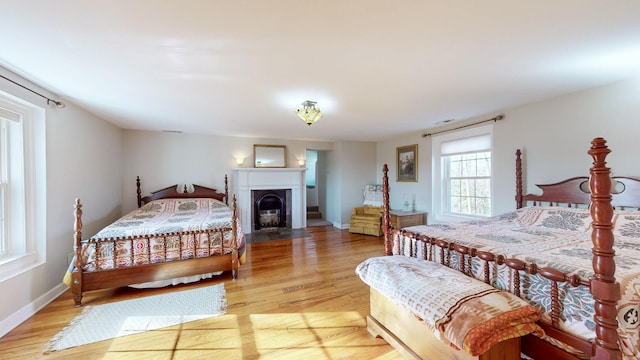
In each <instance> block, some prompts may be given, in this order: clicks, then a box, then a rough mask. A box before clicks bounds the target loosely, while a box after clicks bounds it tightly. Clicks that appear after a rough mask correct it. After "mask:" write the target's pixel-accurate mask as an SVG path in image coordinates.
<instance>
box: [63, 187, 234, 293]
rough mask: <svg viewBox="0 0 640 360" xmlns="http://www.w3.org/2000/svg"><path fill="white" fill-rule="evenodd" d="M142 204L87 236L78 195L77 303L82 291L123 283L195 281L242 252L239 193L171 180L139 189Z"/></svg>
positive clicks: (71, 278)
mask: <svg viewBox="0 0 640 360" xmlns="http://www.w3.org/2000/svg"><path fill="white" fill-rule="evenodd" d="M136 188H137V197H138V209H135V210H133V211H131V212H130V213H128V214H126V215H124V216H123V217H121V218H120V219H118V220H117V221H115V222H114V223H112V224H110V225H109V226H107V227H105V228H103V229H102V230H101V231H99V232H98V233H97V234H96V235H94V236H93V237H91V238H88V239H83V237H82V204H81V203H80V200H79V199H76V202H75V211H74V215H75V223H74V244H73V249H74V255H75V256H74V259H73V262H72V264H71V266H70V269H69V271H68V273H67V276H65V280H66V281H65V282H66V283H67V285H69V286H70V287H71V290H72V293H73V298H74V302H75V304H76V306H80V305H81V302H82V296H83V293H84V292H86V291H91V290H98V289H106V288H114V287H121V286H131V285H134V286H142V287H153V286H163V285H166V284H169V283H173V284H175V283H180V282H191V281H197V280H199V279H201V278H206V277H210V276H212V275H213V274H217V273H220V272H223V271H231V273H232V278H233V279H234V280H235V279H236V278H237V272H238V267H239V265H240V264H241V263H243V262H244V261H243V259H244V250H245V242H244V233H243V232H242V229H241V228H240V225H239V221H238V217H237V208H236V198H235V196H234V197H233V199H232V204H231V206H229V200H228V197H229V191H228V185H227V176H226V175H225V193H224V194H222V193H219V192H218V191H217V190H216V189H213V188H208V187H204V186H200V185H195V184H194V185H193V186H192V187H191V186H187V185H184V186H178V185H177V184H176V185H172V186H169V187H166V188H164V189H160V190H158V191H155V192H152V193H151V195H149V196H145V197H143V196H142V191H141V187H140V178H139V177H138V178H137V179H136Z"/></svg>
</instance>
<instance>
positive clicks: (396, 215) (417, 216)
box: [389, 210, 427, 229]
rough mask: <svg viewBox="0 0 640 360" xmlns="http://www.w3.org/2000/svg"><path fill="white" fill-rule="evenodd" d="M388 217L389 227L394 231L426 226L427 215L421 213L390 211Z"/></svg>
mask: <svg viewBox="0 0 640 360" xmlns="http://www.w3.org/2000/svg"><path fill="white" fill-rule="evenodd" d="M389 217H390V219H389V220H390V221H391V224H390V225H391V226H393V227H394V228H396V229H402V228H404V227H407V226H415V225H426V224H427V213H426V212H423V211H404V210H390V211H389Z"/></svg>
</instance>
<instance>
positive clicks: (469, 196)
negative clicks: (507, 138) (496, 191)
mask: <svg viewBox="0 0 640 360" xmlns="http://www.w3.org/2000/svg"><path fill="white" fill-rule="evenodd" d="M491 130H492V127H491V126H482V127H477V128H472V129H467V130H464V131H459V132H455V133H449V134H446V135H440V136H437V137H434V138H433V143H432V146H433V149H432V150H433V157H434V159H433V163H434V171H433V174H434V179H433V184H434V212H435V218H436V220H437V219H439V220H441V221H450V220H456V219H462V218H469V217H486V216H491V214H492V211H491V204H492V181H491V174H492V171H491V163H492V162H491Z"/></svg>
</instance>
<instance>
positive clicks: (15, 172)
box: [0, 91, 46, 281]
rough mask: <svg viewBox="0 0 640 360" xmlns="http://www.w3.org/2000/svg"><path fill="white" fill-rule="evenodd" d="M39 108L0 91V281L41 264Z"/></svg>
mask: <svg viewBox="0 0 640 360" xmlns="http://www.w3.org/2000/svg"><path fill="white" fill-rule="evenodd" d="M44 123H45V122H44V110H43V109H42V108H39V107H36V106H34V105H32V104H29V103H27V102H25V101H23V100H20V99H18V98H16V97H13V96H11V95H9V94H6V93H4V92H1V91H0V281H2V280H4V279H6V278H9V277H11V276H14V275H17V274H19V273H21V272H23V271H26V270H29V269H31V268H33V267H34V266H36V265H38V264H40V263H42V262H44V259H45V249H46V246H45V245H46V240H45V238H46V229H45V226H46V220H45V219H46V209H45V205H46V201H45V187H46V179H45V174H46V167H45V145H46V144H45V125H44Z"/></svg>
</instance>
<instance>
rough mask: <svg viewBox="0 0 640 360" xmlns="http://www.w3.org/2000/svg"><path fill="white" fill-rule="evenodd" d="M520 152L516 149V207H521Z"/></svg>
mask: <svg viewBox="0 0 640 360" xmlns="http://www.w3.org/2000/svg"><path fill="white" fill-rule="evenodd" d="M521 155H522V152H521V151H520V149H517V150H516V209H520V208H522V206H523V205H524V204H523V203H522V159H521V157H520V156H521Z"/></svg>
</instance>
